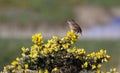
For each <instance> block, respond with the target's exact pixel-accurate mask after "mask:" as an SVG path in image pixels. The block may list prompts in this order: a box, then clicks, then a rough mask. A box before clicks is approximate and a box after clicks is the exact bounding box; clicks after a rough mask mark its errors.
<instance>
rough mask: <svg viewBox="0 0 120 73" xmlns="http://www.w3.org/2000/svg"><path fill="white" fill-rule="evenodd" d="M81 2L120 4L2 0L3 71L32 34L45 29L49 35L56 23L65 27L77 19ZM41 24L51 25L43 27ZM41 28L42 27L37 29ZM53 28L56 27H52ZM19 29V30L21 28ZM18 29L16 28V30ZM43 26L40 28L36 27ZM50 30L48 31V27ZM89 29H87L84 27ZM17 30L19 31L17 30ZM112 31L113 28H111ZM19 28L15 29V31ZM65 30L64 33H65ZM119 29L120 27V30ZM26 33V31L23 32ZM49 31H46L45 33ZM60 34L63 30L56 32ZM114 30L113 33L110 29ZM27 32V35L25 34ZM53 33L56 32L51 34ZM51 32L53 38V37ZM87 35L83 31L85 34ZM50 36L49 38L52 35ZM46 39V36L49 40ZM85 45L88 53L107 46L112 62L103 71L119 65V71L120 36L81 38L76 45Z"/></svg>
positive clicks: (95, 1) (94, 1) (97, 0)
mask: <svg viewBox="0 0 120 73" xmlns="http://www.w3.org/2000/svg"><path fill="white" fill-rule="evenodd" d="M82 5H86V6H89V5H93V6H102V7H103V6H104V7H106V8H112V7H119V6H120V1H119V0H0V31H1V32H0V50H1V51H0V70H2V69H3V67H4V66H5V65H8V64H10V63H11V62H12V61H13V60H14V59H15V58H16V57H20V56H21V47H23V46H25V47H30V46H31V45H32V42H31V39H30V38H31V35H32V34H34V33H37V32H43V35H44V36H45V37H46V36H47V37H48V35H47V33H49V29H48V28H51V29H52V30H53V31H52V32H55V31H56V30H54V29H55V28H54V27H53V26H59V25H60V26H63V27H64V24H65V21H66V20H67V19H69V18H75V19H77V18H76V14H75V12H74V9H75V8H76V7H78V6H82ZM41 25H43V26H44V25H46V26H48V28H46V27H45V28H44V29H43V30H42V27H41ZM38 27H40V28H38ZM52 27H53V28H52ZM18 28H19V29H18ZM14 29H15V30H14ZM37 29H41V30H37ZM47 29H48V30H47ZM60 29H61V30H63V29H62V27H61V28H60ZM84 29H87V30H88V28H84ZM17 30H18V31H17ZM44 30H45V31H44ZM111 30H112V29H111ZM15 31H16V32H15ZM66 31H68V30H65V32H64V30H63V31H62V32H64V33H62V35H61V34H60V36H63V35H64V34H65V33H66ZM118 31H119V30H118ZM24 32H25V33H24ZM22 33H23V34H22ZM44 33H46V34H44ZM57 33H61V32H57ZM110 33H111V32H110ZM26 34H28V35H27V36H26ZM51 35H56V34H54V33H51ZM51 35H50V37H51ZM83 35H84V34H83ZM50 37H48V38H50ZM48 38H45V39H48ZM75 45H77V46H78V47H80V48H85V49H86V51H87V52H88V53H90V52H92V51H98V50H100V49H106V50H107V52H108V54H109V55H110V56H111V60H110V62H109V63H106V64H105V65H103V66H104V67H103V69H104V70H108V69H109V68H113V67H117V68H118V70H120V53H119V52H120V38H117V39H104V38H102V39H90V38H89V39H85V38H84V39H80V40H79V41H77V42H76V44H75Z"/></svg>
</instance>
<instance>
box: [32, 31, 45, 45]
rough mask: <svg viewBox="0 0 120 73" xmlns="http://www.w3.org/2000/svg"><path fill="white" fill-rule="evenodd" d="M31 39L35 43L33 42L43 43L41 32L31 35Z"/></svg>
mask: <svg viewBox="0 0 120 73" xmlns="http://www.w3.org/2000/svg"><path fill="white" fill-rule="evenodd" d="M32 41H33V42H34V43H35V44H38V45H40V44H42V43H43V37H42V34H41V33H39V34H35V35H33V36H32Z"/></svg>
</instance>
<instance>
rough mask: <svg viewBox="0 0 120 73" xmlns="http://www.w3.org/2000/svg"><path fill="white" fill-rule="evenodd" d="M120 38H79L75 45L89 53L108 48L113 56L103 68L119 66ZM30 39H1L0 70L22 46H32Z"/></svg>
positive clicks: (18, 54)
mask: <svg viewBox="0 0 120 73" xmlns="http://www.w3.org/2000/svg"><path fill="white" fill-rule="evenodd" d="M119 44H120V40H79V41H77V42H76V43H75V44H74V45H76V46H77V47H80V48H85V50H86V51H87V53H90V52H93V51H99V50H100V49H106V50H107V52H108V54H109V55H110V56H111V61H110V62H108V63H106V64H105V65H104V67H103V69H108V68H112V67H117V66H118V64H119V63H120V62H119V61H120V53H119V52H120V45H119ZM31 45H32V42H31V40H30V39H0V70H2V68H3V66H4V65H8V64H10V63H11V61H13V60H14V59H15V58H16V57H20V56H21V55H20V54H21V47H23V46H25V47H30V46H31Z"/></svg>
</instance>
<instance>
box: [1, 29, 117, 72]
mask: <svg viewBox="0 0 120 73" xmlns="http://www.w3.org/2000/svg"><path fill="white" fill-rule="evenodd" d="M77 40H78V35H77V34H76V33H75V32H74V31H73V30H71V31H69V32H68V33H67V34H66V35H65V36H64V37H63V38H58V37H57V36H53V37H52V39H51V40H48V42H47V43H44V39H43V37H42V34H41V33H39V34H35V35H33V36H32V42H33V43H34V44H33V45H32V46H31V47H30V48H25V47H22V54H21V55H22V56H21V57H20V58H19V57H17V58H16V60H14V61H13V62H12V63H11V64H10V65H7V66H5V67H4V69H3V71H2V72H1V73H81V72H82V73H83V72H87V73H88V72H92V73H118V72H116V68H113V69H111V70H110V71H109V72H104V71H101V70H100V68H101V67H102V64H103V63H106V62H108V61H109V60H110V56H109V55H107V54H106V50H103V49H101V50H100V51H99V52H92V53H90V54H86V51H85V49H83V48H77V47H74V46H72V44H74V43H75V42H76V41H77Z"/></svg>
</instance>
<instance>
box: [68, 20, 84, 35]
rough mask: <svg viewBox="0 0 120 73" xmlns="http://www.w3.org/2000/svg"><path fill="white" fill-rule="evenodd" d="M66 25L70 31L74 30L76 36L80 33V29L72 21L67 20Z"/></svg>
mask: <svg viewBox="0 0 120 73" xmlns="http://www.w3.org/2000/svg"><path fill="white" fill-rule="evenodd" d="M67 23H68V25H69V27H70V29H72V30H74V31H75V32H76V33H77V34H81V33H82V29H81V27H80V26H79V25H78V24H77V23H76V22H75V21H74V20H73V19H69V20H67Z"/></svg>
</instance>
